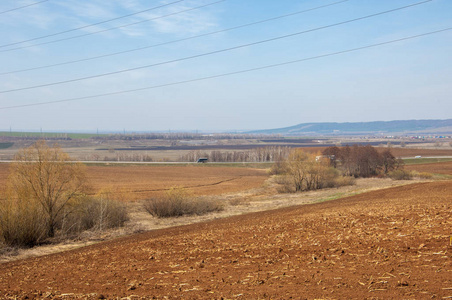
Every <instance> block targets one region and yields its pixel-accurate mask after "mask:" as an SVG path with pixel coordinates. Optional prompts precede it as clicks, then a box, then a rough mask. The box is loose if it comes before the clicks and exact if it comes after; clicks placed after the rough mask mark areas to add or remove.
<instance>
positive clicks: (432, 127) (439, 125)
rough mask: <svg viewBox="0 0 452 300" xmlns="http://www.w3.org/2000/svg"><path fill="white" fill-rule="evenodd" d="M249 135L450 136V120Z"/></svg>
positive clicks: (311, 126) (309, 126)
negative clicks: (382, 134) (397, 134)
mask: <svg viewBox="0 0 452 300" xmlns="http://www.w3.org/2000/svg"><path fill="white" fill-rule="evenodd" d="M250 133H256V134H282V135H348V134H350V135H353V134H377V133H389V134H391V133H392V134H395V133H405V134H410V133H411V134H416V133H417V134H428V133H430V134H439V133H443V134H451V133H452V119H448V120H407V121H388V122H384V121H379V122H358V123H303V124H298V125H295V126H290V127H285V128H278V129H266V130H256V131H252V132H250Z"/></svg>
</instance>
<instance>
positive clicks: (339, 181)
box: [334, 176, 356, 187]
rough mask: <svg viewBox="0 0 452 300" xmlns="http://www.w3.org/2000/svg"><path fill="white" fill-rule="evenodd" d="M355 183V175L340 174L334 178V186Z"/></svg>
mask: <svg viewBox="0 0 452 300" xmlns="http://www.w3.org/2000/svg"><path fill="white" fill-rule="evenodd" d="M355 183H356V179H355V177H353V176H339V177H337V178H335V179H334V187H341V186H347V185H355Z"/></svg>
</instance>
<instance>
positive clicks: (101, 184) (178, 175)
mask: <svg viewBox="0 0 452 300" xmlns="http://www.w3.org/2000/svg"><path fill="white" fill-rule="evenodd" d="M8 168H9V165H8V164H6V163H1V164H0V193H1V192H2V191H4V190H5V185H6V180H7V178H8ZM86 173H87V177H88V181H89V182H90V185H91V193H92V194H95V193H98V192H100V191H104V192H105V191H109V192H111V195H112V196H113V197H114V198H116V199H120V200H124V201H133V200H139V199H146V198H149V197H152V196H156V195H160V194H162V193H163V192H165V191H166V190H168V189H170V188H171V187H175V186H177V187H183V188H185V189H186V190H187V191H189V192H191V193H193V194H194V195H218V194H224V193H231V192H237V191H241V190H247V189H252V188H256V187H259V186H261V185H262V183H263V182H264V181H265V180H266V179H267V178H268V177H269V176H268V174H267V172H266V171H265V170H262V169H251V168H232V167H218V166H215V167H209V166H199V165H167V166H158V165H114V164H112V165H103V166H87V167H86Z"/></svg>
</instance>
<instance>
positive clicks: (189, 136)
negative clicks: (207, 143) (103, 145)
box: [92, 132, 280, 141]
mask: <svg viewBox="0 0 452 300" xmlns="http://www.w3.org/2000/svg"><path fill="white" fill-rule="evenodd" d="M92 138H93V139H95V140H126V141H133V140H215V139H218V140H235V139H242V140H243V139H262V138H266V139H267V138H280V135H278V134H275V135H266V134H233V133H216V134H201V133H182V132H181V133H178V132H174V133H171V132H168V133H145V134H138V133H133V134H109V135H101V136H93V137H92Z"/></svg>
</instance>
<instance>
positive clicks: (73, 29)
mask: <svg viewBox="0 0 452 300" xmlns="http://www.w3.org/2000/svg"><path fill="white" fill-rule="evenodd" d="M47 1H48V0H47ZM182 1H184V0H178V1H175V2H171V3H167V4H163V5H159V6H155V7H152V8H148V9H145V10H141V11H138V12H134V13H131V14H127V15H123V16H120V17H116V18H113V19H108V20H105V21H100V22H97V23H93V24H89V25H84V26H81V27H76V28H72V29H68V30H64V31H60V32H56V33H51V34H47V35H43V36H39V37H35V38H32V39H28V40H23V41H20V42H15V43H11V44H5V45H0V48H4V47H8V46H13V45H17V44H23V43H27V42H31V41H36V40H40V39H44V38H48V37H52V36H56V35H60V34H64V33H68V32H72V31H77V30H80V29H85V28H88V27H92V26H97V25H100V24H104V23H108V22H111V21H116V20H119V19H124V18H127V17H131V16H135V15H138V14H142V13H144V12H148V11H151V10H155V9H158V8H162V7H165V6H169V5H172V4H176V3H179V2H182Z"/></svg>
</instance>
